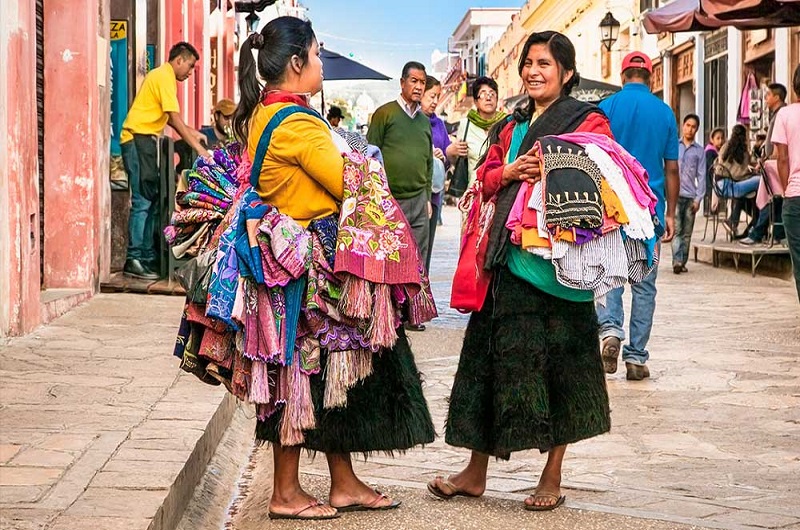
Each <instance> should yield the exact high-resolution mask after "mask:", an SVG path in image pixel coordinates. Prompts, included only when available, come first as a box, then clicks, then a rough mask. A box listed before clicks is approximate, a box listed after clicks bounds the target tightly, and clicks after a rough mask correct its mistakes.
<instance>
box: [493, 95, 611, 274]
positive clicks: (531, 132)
mask: <svg viewBox="0 0 800 530" xmlns="http://www.w3.org/2000/svg"><path fill="white" fill-rule="evenodd" d="M593 112H597V113H601V114H602V111H601V110H600V109H599V108H597V107H596V106H595V105H592V104H591V103H585V102H583V101H578V100H577V99H575V98H572V97H569V96H562V97H560V98H559V99H557V100H556V101H554V102H553V103H552V104H551V105H550V106H549V107H548V108H547V109H546V110H545V111H544V112H543V113H542V114H541V115H540V116H539V117H538V118H537V119H536V121H534V122H533V123H532V124H531V125H530V127H529V129H528V131H527V133H525V137H524V138H523V139H522V142H521V144H520V146H519V149H518V150H517V152H518V153H526V152H527V151H528V150H529V149H530V148H531V147H533V144H534V143H536V141H537V140H538V139H539V138H540V137H542V136H549V135H556V134H563V133H568V132H573V131H575V129H577V128H578V127H579V126H580V124H581V123H583V121H584V120H585V119H586V117H587V116H588V115H589V114H591V113H593ZM517 127H519V124H517ZM521 184H522V182H521V181H516V182H512V183H511V184H509V185H508V186H506V187H505V188H502V189H501V190H500V191H498V192H497V203H496V206H495V208H496V209H495V214H494V220H493V222H492V228H491V232H490V233H489V243H488V245H487V248H486V259H485V261H484V269H485V270H492V269H493V268H494V267H495V266H496V265H501V264H504V263H505V255H506V245H507V244H508V240H509V235H510V232H509V230H508V228H506V221H507V220H508V215H509V213H511V208H512V207H513V206H514V201H515V200H516V198H517V192H518V191H519V187H520V185H521Z"/></svg>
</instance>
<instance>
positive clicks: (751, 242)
mask: <svg viewBox="0 0 800 530" xmlns="http://www.w3.org/2000/svg"><path fill="white" fill-rule="evenodd" d="M756 243H761V241H756V240H755V239H751V238H749V237H746V238H744V239H740V240H739V244H740V245H755V244H756Z"/></svg>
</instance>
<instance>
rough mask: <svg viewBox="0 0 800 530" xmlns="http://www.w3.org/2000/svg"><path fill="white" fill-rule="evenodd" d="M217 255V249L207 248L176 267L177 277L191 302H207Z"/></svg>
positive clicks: (175, 273)
mask: <svg viewBox="0 0 800 530" xmlns="http://www.w3.org/2000/svg"><path fill="white" fill-rule="evenodd" d="M216 256H217V251H216V249H211V250H207V251H205V252H203V253H202V254H200V255H199V256H196V257H194V258H192V259H190V260H189V261H187V262H186V263H184V264H183V265H181V266H180V267H179V268H177V269H175V272H174V275H175V278H176V279H177V280H178V283H180V284H181V287H183V288H184V290H185V291H186V298H187V299H188V300H190V301H191V302H194V303H196V304H205V303H206V298H207V297H208V286H209V283H210V281H211V269H212V268H213V267H214V261H215V260H216Z"/></svg>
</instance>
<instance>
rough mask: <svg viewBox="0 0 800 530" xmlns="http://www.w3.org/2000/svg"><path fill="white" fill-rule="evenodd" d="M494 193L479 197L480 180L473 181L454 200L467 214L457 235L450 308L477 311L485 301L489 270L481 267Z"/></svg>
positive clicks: (463, 311) (465, 311)
mask: <svg viewBox="0 0 800 530" xmlns="http://www.w3.org/2000/svg"><path fill="white" fill-rule="evenodd" d="M495 201H496V196H495V197H492V198H491V199H489V200H488V201H486V200H484V199H483V183H482V182H481V181H480V180H476V181H475V182H473V183H472V185H471V186H470V187H469V189H467V191H466V192H465V193H464V196H463V197H462V198H461V200H460V201H459V202H458V208H459V209H460V210H461V211H462V212H464V213H466V214H467V220H466V223H465V226H464V231H463V234H462V236H461V251H460V253H459V255H458V265H457V266H456V272H455V274H454V275H453V287H452V290H451V292H450V307H452V308H453V309H455V310H457V311H459V312H461V313H470V312H472V311H480V310H481V308H482V307H483V304H484V302H485V301H486V295H487V294H488V292H489V286H490V285H491V283H492V272H491V271H487V270H484V268H483V266H484V263H485V260H486V248H487V247H488V245H489V230H490V229H491V227H492V221H493V220H494V213H495Z"/></svg>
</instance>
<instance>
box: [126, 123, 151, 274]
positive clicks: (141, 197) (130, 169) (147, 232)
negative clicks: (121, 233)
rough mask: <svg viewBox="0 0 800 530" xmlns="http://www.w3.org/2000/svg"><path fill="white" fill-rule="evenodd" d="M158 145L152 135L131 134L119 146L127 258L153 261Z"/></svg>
mask: <svg viewBox="0 0 800 530" xmlns="http://www.w3.org/2000/svg"><path fill="white" fill-rule="evenodd" d="M157 149H158V144H157V143H156V139H155V138H154V137H152V136H145V135H141V134H137V135H134V137H133V141H130V142H126V143H124V144H122V161H123V163H124V164H125V171H126V172H127V173H128V183H129V186H130V190H131V211H130V215H129V217H128V252H127V256H126V259H138V260H140V261H145V262H152V261H154V260H155V259H156V251H155V228H156V223H157V221H158V201H157V200H156V199H157V198H158V190H159V175H158V156H157Z"/></svg>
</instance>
